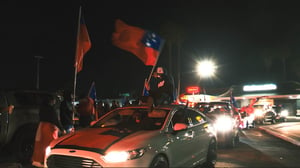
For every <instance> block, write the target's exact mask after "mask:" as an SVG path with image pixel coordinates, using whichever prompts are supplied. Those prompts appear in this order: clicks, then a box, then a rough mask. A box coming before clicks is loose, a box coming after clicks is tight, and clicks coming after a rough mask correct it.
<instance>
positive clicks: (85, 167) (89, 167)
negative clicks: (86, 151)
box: [47, 155, 102, 168]
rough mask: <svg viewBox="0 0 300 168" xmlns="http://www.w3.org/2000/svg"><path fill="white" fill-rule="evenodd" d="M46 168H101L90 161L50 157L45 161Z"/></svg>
mask: <svg viewBox="0 0 300 168" xmlns="http://www.w3.org/2000/svg"><path fill="white" fill-rule="evenodd" d="M47 165H48V168H70V167H72V168H102V166H101V165H100V164H99V163H97V162H95V161H94V160H92V159H87V158H82V157H73V156H64V155H52V156H50V157H49V158H48V159H47Z"/></svg>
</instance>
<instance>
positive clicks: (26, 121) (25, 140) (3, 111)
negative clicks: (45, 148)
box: [0, 90, 53, 163]
mask: <svg viewBox="0 0 300 168" xmlns="http://www.w3.org/2000/svg"><path fill="white" fill-rule="evenodd" d="M49 95H53V93H50V92H46V91H36V90H1V91H0V149H2V150H6V151H8V152H10V153H12V154H13V155H14V157H16V159H17V160H19V161H20V162H23V163H28V162H29V163H30V162H31V156H32V152H33V144H34V139H35V134H36V129H37V127H38V122H39V106H40V104H41V102H42V101H43V100H44V99H45V98H46V97H48V96H49Z"/></svg>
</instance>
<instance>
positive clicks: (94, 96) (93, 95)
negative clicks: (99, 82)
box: [88, 82, 97, 101]
mask: <svg viewBox="0 0 300 168" xmlns="http://www.w3.org/2000/svg"><path fill="white" fill-rule="evenodd" d="M88 95H89V97H90V98H92V99H93V100H94V101H96V99H97V94H96V86H95V82H93V83H92V85H91V88H90V90H89V94H88Z"/></svg>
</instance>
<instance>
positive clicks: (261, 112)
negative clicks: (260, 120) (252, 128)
mask: <svg viewBox="0 0 300 168" xmlns="http://www.w3.org/2000/svg"><path fill="white" fill-rule="evenodd" d="M254 114H255V116H262V115H263V111H262V110H261V109H256V110H255V111H254Z"/></svg>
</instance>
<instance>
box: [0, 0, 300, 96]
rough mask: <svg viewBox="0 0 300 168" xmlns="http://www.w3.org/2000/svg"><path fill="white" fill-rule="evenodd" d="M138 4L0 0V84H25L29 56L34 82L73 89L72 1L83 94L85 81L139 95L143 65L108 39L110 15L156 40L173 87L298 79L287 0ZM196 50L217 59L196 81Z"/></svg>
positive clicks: (295, 15) (296, 40)
mask: <svg viewBox="0 0 300 168" xmlns="http://www.w3.org/2000/svg"><path fill="white" fill-rule="evenodd" d="M138 2H139V3H140V4H137V2H135V3H133V2H132V3H128V2H127V3H125V2H122V1H120V2H118V1H96V0H95V1H92V0H89V1H87V0H86V1H76V0H74V1H66V2H63V1H58V0H52V1H38V0H27V1H23V0H22V1H21V0H10V1H8V2H6V1H4V2H1V5H0V8H1V10H0V19H1V28H0V33H1V38H0V42H1V61H0V72H1V73H0V74H1V78H2V79H1V83H0V88H25V89H35V88H36V81H37V79H36V78H37V59H36V58H35V56H42V57H43V58H42V59H41V60H40V83H39V87H40V90H55V89H65V88H69V89H70V88H71V89H72V90H73V84H74V66H73V65H74V57H75V45H76V31H77V22H78V11H79V5H80V4H81V5H82V10H83V13H84V18H85V23H86V25H87V29H88V32H89V35H90V39H91V43H92V48H91V49H90V50H89V51H88V53H87V54H86V55H85V57H84V65H83V70H82V71H81V72H79V74H78V75H77V80H76V84H77V88H76V92H77V93H78V94H82V93H87V92H88V90H89V87H90V85H91V83H92V82H93V81H95V83H96V90H97V95H98V97H100V98H106V97H111V96H113V97H114V96H117V95H118V94H120V93H127V92H128V93H132V94H136V95H140V94H141V92H142V89H143V83H144V80H145V78H147V77H148V75H149V73H150V71H151V68H152V67H151V66H145V65H144V64H143V63H142V62H141V61H140V60H139V59H138V58H137V57H136V56H135V55H133V54H131V53H129V52H127V51H124V50H121V49H119V48H117V47H115V46H113V45H112V43H111V37H112V33H113V32H114V23H115V20H116V19H121V20H123V21H124V22H126V23H127V24H129V25H132V26H137V27H140V28H143V29H145V30H151V31H154V32H156V33H158V34H160V35H161V36H162V37H163V38H165V39H166V41H167V42H168V43H167V44H166V45H165V46H164V48H163V50H162V52H161V55H160V57H159V60H158V64H157V65H159V66H164V67H166V68H167V69H168V72H169V74H172V75H173V77H174V79H175V83H176V85H177V83H178V81H180V84H181V90H184V88H185V87H186V86H189V85H201V86H202V85H203V86H205V87H207V88H208V87H210V88H226V87H230V86H232V85H239V84H244V83H260V82H273V81H275V82H276V81H286V80H292V81H299V79H300V78H299V77H300V56H299V54H300V47H299V46H300V10H299V7H298V3H297V1H292V0H285V1H274V0H269V1H265V0H249V1H247V0H235V1H233V0H231V1H225V0H215V1H213V0H208V1H202V0H201V1H200V0H198V1H184V3H183V1H182V2H181V1H178V2H180V3H177V1H165V2H159V1H143V2H142V1H141V2H140V1H138ZM178 39H179V40H178ZM169 44H170V45H169ZM205 58H209V59H214V60H215V62H216V63H217V65H218V70H217V73H216V76H215V77H214V78H210V79H200V77H199V76H197V74H196V72H195V65H196V61H199V60H202V59H205ZM178 72H180V73H178ZM178 74H180V78H179V75H178Z"/></svg>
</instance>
